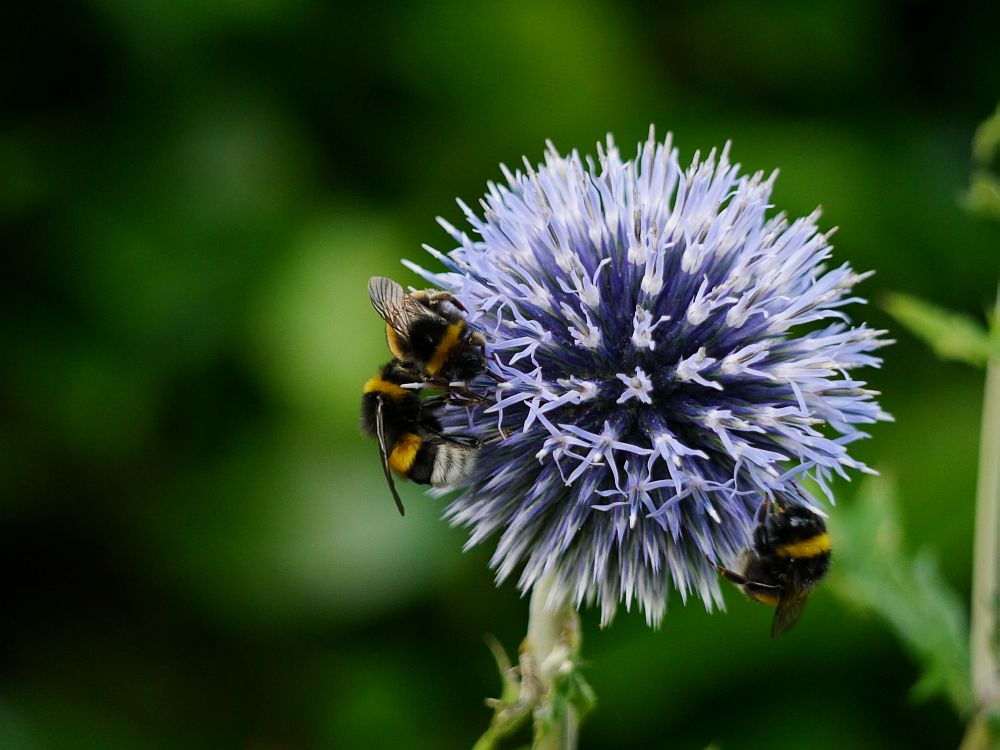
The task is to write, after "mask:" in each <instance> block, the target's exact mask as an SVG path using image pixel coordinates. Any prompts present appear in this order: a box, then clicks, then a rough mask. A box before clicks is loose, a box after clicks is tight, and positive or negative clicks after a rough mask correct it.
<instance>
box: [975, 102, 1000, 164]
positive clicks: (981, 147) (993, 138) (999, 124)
mask: <svg viewBox="0 0 1000 750" xmlns="http://www.w3.org/2000/svg"><path fill="white" fill-rule="evenodd" d="M998 155H1000V105H997V110H996V112H994V113H993V114H992V115H991V116H990V117H988V118H987V119H986V120H984V121H983V122H982V123H981V124H980V125H979V127H978V128H976V134H975V135H974V136H973V137H972V158H973V159H975V160H976V161H977V162H979V163H980V164H983V165H989V163H990V162H991V161H992V160H993V159H994V158H995V157H996V156H998Z"/></svg>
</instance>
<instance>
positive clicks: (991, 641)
mask: <svg viewBox="0 0 1000 750" xmlns="http://www.w3.org/2000/svg"><path fill="white" fill-rule="evenodd" d="M996 314H997V316H1000V294H998V295H997V305H996ZM998 319H1000V317H998ZM998 566H1000V357H998V356H997V355H996V354H994V355H993V356H992V357H991V358H990V360H989V362H988V364H987V369H986V392H985V395H984V398H983V422H982V430H981V433H980V443H979V479H978V487H977V492H976V529H975V540H974V549H973V569H972V626H971V630H970V636H969V640H970V644H969V645H970V656H971V665H970V666H971V669H972V692H973V695H974V697H975V700H976V705H977V708H978V711H979V714H978V715H977V716H976V717H975V718H974V719H973V721H972V723H971V724H970V727H969V732H968V734H967V735H966V738H965V742H963V745H962V746H963V748H966V747H967V748H970V749H971V748H979V747H984V748H985V747H993V746H994V742H995V739H996V738H995V737H993V736H992V735H993V734H994V731H993V730H992V729H991V722H990V720H989V717H990V715H991V714H993V713H994V712H996V711H997V708H998V699H1000V676H998V672H997V642H998V632H997V605H998V602H1000V596H998V595H1000V586H998V581H1000V567H998Z"/></svg>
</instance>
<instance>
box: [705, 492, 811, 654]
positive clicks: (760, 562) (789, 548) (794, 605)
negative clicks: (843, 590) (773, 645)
mask: <svg viewBox="0 0 1000 750" xmlns="http://www.w3.org/2000/svg"><path fill="white" fill-rule="evenodd" d="M761 511H762V513H763V516H762V518H761V520H760V522H759V523H758V524H757V527H756V528H755V529H754V534H753V546H752V547H751V548H750V549H748V550H747V551H746V552H744V553H743V555H742V557H741V558H740V563H739V570H738V571H732V570H727V569H726V568H719V572H720V573H721V574H722V575H723V576H725V578H726V579H727V580H730V581H732V582H733V583H735V584H737V585H738V586H739V587H740V588H741V589H743V593H745V594H746V595H747V596H748V597H750V598H751V599H753V600H754V601H758V602H761V603H762V604H767V605H768V606H771V607H775V613H774V619H773V620H772V621H771V637H772V638H777V637H778V636H779V635H781V634H782V633H784V632H786V631H787V630H788V629H789V628H791V627H792V626H793V625H794V624H795V623H796V622H797V621H798V619H799V617H801V615H802V610H803V608H804V607H805V604H806V600H807V599H808V598H809V594H810V593H811V592H812V589H813V587H814V586H815V585H816V584H817V583H818V582H819V580H820V579H822V578H823V576H825V575H826V572H827V570H828V569H829V567H830V551H831V547H830V537H829V535H828V534H827V533H826V524H825V523H824V522H823V519H822V518H821V517H820V516H819V515H817V514H816V513H815V512H813V511H811V510H809V509H808V508H803V507H801V506H798V505H792V504H790V503H784V502H780V501H770V500H765V501H764V506H763V508H762V509H761Z"/></svg>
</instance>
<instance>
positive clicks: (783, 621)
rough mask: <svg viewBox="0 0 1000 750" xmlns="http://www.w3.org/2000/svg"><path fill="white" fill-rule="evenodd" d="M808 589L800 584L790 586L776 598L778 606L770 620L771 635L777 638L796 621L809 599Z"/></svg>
mask: <svg viewBox="0 0 1000 750" xmlns="http://www.w3.org/2000/svg"><path fill="white" fill-rule="evenodd" d="M809 593H810V590H809V589H808V588H803V587H801V586H791V587H789V588H787V589H785V591H784V593H783V594H782V595H781V598H780V599H779V600H778V608H777V609H776V610H775V612H774V619H773V620H771V637H772V638H777V637H778V636H779V635H782V634H783V633H786V632H787V631H788V630H790V629H791V627H792V626H793V625H794V624H795V623H796V622H798V620H799V618H800V617H801V616H802V610H804V609H805V606H806V601H807V600H808V599H809Z"/></svg>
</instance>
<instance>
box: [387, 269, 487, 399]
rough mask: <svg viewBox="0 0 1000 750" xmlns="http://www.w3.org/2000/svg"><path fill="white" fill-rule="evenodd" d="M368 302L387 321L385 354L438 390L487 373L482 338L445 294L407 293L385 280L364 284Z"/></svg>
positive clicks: (447, 294)
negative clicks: (391, 356)
mask: <svg viewBox="0 0 1000 750" xmlns="http://www.w3.org/2000/svg"><path fill="white" fill-rule="evenodd" d="M368 297H369V298H370V299H371V302H372V306H373V307H374V308H375V310H376V311H377V312H378V314H379V315H380V316H382V319H383V320H384V321H385V337H386V342H387V343H388V344H389V350H390V351H391V352H392V353H393V356H395V357H396V358H397V359H399V360H400V361H401V362H403V363H405V364H408V365H410V366H411V367H412V368H414V369H415V370H417V371H418V372H419V374H420V375H421V376H422V377H423V379H424V380H425V381H427V382H430V383H432V384H434V385H437V386H439V387H446V386H447V384H448V383H450V382H452V381H457V380H463V381H468V380H471V379H472V378H473V377H474V376H475V375H478V374H479V373H482V372H484V371H485V369H486V356H485V345H486V339H485V338H484V337H483V334H481V333H479V332H478V331H475V330H474V329H472V328H471V327H470V326H469V324H468V323H467V322H466V320H465V315H464V313H465V308H464V307H462V304H461V303H460V302H459V301H458V300H457V299H455V298H454V297H453V296H452V295H451V294H449V293H448V292H440V291H429V290H427V291H418V292H414V293H413V294H408V293H407V292H406V291H405V290H404V289H403V287H402V286H400V285H399V284H397V283H396V282H395V281H393V280H392V279H387V278H385V277H384V276H373V277H372V278H371V279H369V280H368Z"/></svg>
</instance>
